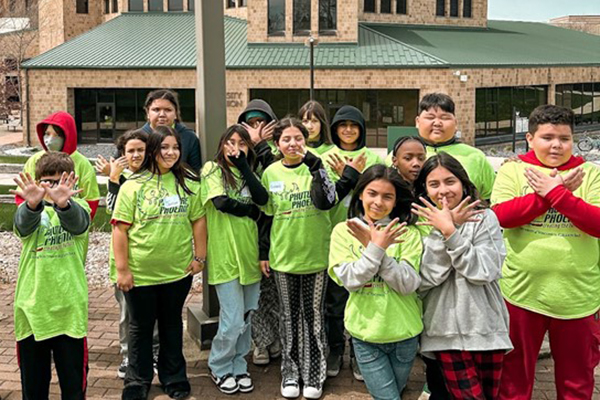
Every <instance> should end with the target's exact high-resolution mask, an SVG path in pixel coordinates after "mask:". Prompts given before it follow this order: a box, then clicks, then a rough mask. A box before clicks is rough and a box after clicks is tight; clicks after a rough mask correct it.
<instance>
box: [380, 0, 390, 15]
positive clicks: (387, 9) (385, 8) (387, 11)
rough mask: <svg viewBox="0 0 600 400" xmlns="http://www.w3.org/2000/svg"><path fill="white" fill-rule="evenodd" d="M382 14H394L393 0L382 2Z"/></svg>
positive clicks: (383, 0) (382, 0)
mask: <svg viewBox="0 0 600 400" xmlns="http://www.w3.org/2000/svg"><path fill="white" fill-rule="evenodd" d="M380 12H381V13H383V14H391V12H392V0H381V10H380Z"/></svg>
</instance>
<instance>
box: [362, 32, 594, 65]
mask: <svg viewBox="0 0 600 400" xmlns="http://www.w3.org/2000/svg"><path fill="white" fill-rule="evenodd" d="M367 26H369V27H370V28H371V29H373V30H374V31H376V32H378V33H381V34H384V35H386V36H388V37H389V38H391V39H394V40H397V41H398V42H400V43H402V44H405V45H408V46H411V47H413V48H415V49H418V50H421V51H422V52H424V53H426V54H429V55H431V56H434V57H438V58H439V59H442V60H444V62H445V63H446V64H447V65H448V66H449V67H454V66H456V67H458V66H464V67H468V66H471V67H473V66H481V67H495V66H499V67H523V66H567V65H569V66H571V65H573V66H575V65H600V36H596V35H590V34H586V33H582V32H578V31H574V30H569V29H564V28H558V27H555V26H552V25H548V24H543V23H537V22H516V21H488V27H487V28H475V29H474V28H455V27H440V26H436V27H428V26H407V25H376V24H369V25H367Z"/></svg>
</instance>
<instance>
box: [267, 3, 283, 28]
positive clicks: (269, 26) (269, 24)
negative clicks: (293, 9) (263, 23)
mask: <svg viewBox="0 0 600 400" xmlns="http://www.w3.org/2000/svg"><path fill="white" fill-rule="evenodd" d="M274 1H278V2H280V3H281V4H282V5H283V26H282V29H277V30H271V10H272V8H271V3H272V2H274ZM285 5H286V0H267V35H269V36H285V30H286V23H285V19H286V12H287V10H286V7H285Z"/></svg>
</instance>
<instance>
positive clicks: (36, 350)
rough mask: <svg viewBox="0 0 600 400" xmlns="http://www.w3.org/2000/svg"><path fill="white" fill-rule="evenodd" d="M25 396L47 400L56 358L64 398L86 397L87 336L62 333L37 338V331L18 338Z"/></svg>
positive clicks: (29, 398) (77, 398)
mask: <svg viewBox="0 0 600 400" xmlns="http://www.w3.org/2000/svg"><path fill="white" fill-rule="evenodd" d="M17 358H18V360H19V367H20V368H21V388H22V390H23V399H24V400H47V399H48V391H49V390H50V378H51V377H52V373H51V370H50V369H51V359H52V358H54V365H55V366H56V374H57V375H58V383H59V384H60V392H61V398H62V399H63V400H83V399H85V391H86V389H87V374H88V370H89V368H88V349H87V339H86V338H82V339H74V338H72V337H69V336H67V335H60V336H56V337H53V338H51V339H47V340H42V341H39V342H36V341H35V339H34V338H33V335H31V336H29V337H28V338H26V339H23V340H21V341H19V342H17Z"/></svg>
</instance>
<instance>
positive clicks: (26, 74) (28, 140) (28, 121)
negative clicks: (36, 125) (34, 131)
mask: <svg viewBox="0 0 600 400" xmlns="http://www.w3.org/2000/svg"><path fill="white" fill-rule="evenodd" d="M25 104H26V107H27V147H31V129H30V126H31V119H30V116H31V113H30V112H29V68H25Z"/></svg>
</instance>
